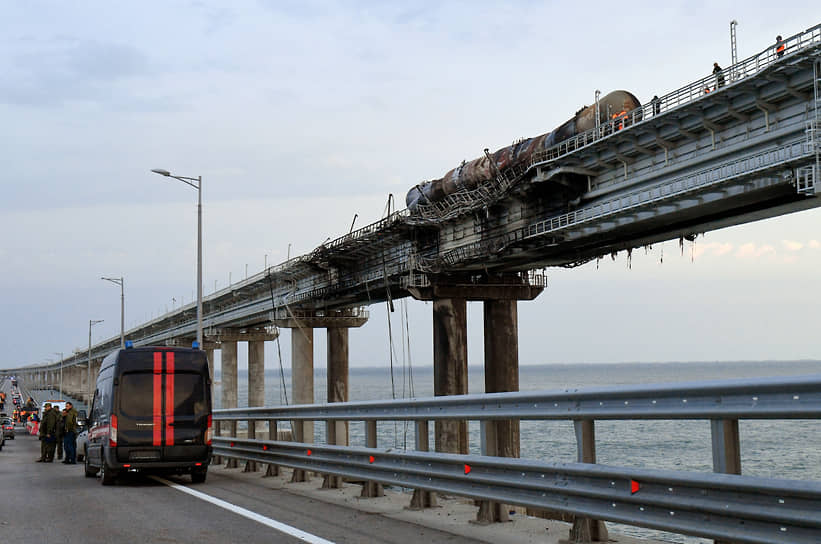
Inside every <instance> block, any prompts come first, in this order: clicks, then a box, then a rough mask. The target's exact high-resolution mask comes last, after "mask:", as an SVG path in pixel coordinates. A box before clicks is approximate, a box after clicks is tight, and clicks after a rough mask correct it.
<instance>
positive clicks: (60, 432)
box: [54, 408, 66, 459]
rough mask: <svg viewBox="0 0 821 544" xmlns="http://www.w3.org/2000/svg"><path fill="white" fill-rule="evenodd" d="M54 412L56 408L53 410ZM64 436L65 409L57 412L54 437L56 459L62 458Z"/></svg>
mask: <svg viewBox="0 0 821 544" xmlns="http://www.w3.org/2000/svg"><path fill="white" fill-rule="evenodd" d="M54 410H55V411H56V410H57V408H54ZM65 434H66V409H65V408H63V411H62V412H57V432H55V433H54V437H55V438H56V439H57V459H62V458H63V437H64V436H65Z"/></svg>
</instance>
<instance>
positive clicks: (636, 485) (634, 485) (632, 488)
mask: <svg viewBox="0 0 821 544" xmlns="http://www.w3.org/2000/svg"><path fill="white" fill-rule="evenodd" d="M639 489H641V485H640V484H639V483H638V482H637V481H636V480H630V494H631V495H634V494H635V493H636V492H637V491H638V490H639Z"/></svg>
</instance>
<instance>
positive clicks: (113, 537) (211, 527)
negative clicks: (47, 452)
mask: <svg viewBox="0 0 821 544" xmlns="http://www.w3.org/2000/svg"><path fill="white" fill-rule="evenodd" d="M39 454H40V443H39V441H38V440H37V438H36V437H33V436H30V435H28V434H26V433H25V432H24V431H23V429H22V427H18V434H17V438H16V440H10V441H7V442H6V447H4V448H3V450H2V451H0V535H2V536H0V541H2V542H23V543H26V544H40V543H55V544H73V543H83V544H92V543H97V542H99V543H103V542H105V543H118V544H119V543H129V542H134V543H140V544H143V543H155V542H156V543H177V542H179V543H189V542H196V543H198V544H211V543H213V544H226V543H230V542H237V543H242V544H254V543H263V542H264V543H266V544H270V543H272V542H276V543H298V542H312V543H315V544H325V542H335V543H364V542H367V543H370V542H373V543H386V544H387V543H397V544H398V543H402V544H407V543H410V542H428V543H433V542H436V543H439V542H446V543H453V544H468V543H476V542H479V541H477V540H473V539H470V538H465V537H462V536H457V535H454V534H450V533H447V532H441V531H437V530H435V529H429V528H426V527H422V526H420V525H416V524H413V523H408V522H404V521H398V520H394V519H390V518H386V517H383V516H380V515H375V514H369V513H366V512H361V511H358V510H353V509H350V508H345V507H343V506H339V505H334V504H329V503H325V502H320V501H317V500H314V499H311V498H308V497H304V496H300V495H297V494H293V493H289V492H287V491H284V490H270V489H267V488H265V487H263V486H260V485H258V484H255V483H254V482H253V481H250V480H248V479H244V478H234V477H231V476H230V475H227V474H221V470H222V469H220V468H216V469H212V470H209V474H208V480H207V481H206V482H205V483H204V484H200V485H192V484H191V483H190V478H189V477H187V476H185V477H170V478H165V479H152V478H148V477H144V476H137V475H132V476H131V477H125V478H121V479H120V481H119V482H118V484H117V485H115V486H106V487H103V486H102V485H101V484H100V481H99V479H98V478H86V477H85V476H84V474H83V466H82V464H77V465H64V464H62V463H60V462H59V461H57V460H55V461H54V462H53V463H37V462H35V461H36V460H37V458H38V457H39ZM164 482H168V483H172V484H176V485H175V486H170V485H168V483H164ZM320 484H321V479H320V480H319V482H317V486H319V485H320ZM180 488H183V489H180ZM186 491H193V492H194V493H195V494H196V496H195V495H192V494H189V493H188V492H186ZM300 531H301V532H300Z"/></svg>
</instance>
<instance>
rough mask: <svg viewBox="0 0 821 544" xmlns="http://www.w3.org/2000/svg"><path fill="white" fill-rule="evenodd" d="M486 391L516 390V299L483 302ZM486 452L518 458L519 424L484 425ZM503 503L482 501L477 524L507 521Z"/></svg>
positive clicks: (513, 422) (514, 421) (489, 423)
mask: <svg viewBox="0 0 821 544" xmlns="http://www.w3.org/2000/svg"><path fill="white" fill-rule="evenodd" d="M484 329H485V330H484V332H485V392H486V393H503V392H510V391H518V390H519V328H518V312H517V301H516V300H510V299H507V300H504V299H503V300H486V301H484ZM485 430H486V432H485V433H484V436H485V444H484V447H485V453H486V455H494V456H497V457H519V421H518V420H512V419H508V420H500V421H488V422H485ZM508 519H509V518H508V508H507V506H506V505H504V504H500V503H494V502H490V501H482V502H481V503H480V505H479V513H478V515H477V521H479V522H482V523H493V522H497V521H508Z"/></svg>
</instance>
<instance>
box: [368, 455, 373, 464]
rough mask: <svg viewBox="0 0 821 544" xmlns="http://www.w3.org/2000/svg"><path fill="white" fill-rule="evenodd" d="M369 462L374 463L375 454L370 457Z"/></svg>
mask: <svg viewBox="0 0 821 544" xmlns="http://www.w3.org/2000/svg"><path fill="white" fill-rule="evenodd" d="M368 462H370V463H373V455H371V456H370V457H368Z"/></svg>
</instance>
